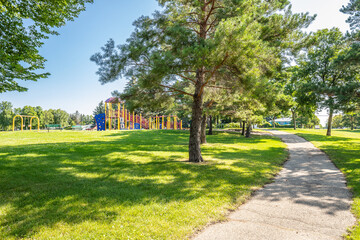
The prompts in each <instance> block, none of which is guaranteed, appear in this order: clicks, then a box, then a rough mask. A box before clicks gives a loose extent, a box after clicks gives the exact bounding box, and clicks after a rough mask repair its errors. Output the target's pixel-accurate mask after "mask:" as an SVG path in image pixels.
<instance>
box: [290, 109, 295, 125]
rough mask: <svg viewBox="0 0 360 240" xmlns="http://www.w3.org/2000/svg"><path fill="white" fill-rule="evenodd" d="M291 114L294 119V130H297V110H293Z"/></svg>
mask: <svg viewBox="0 0 360 240" xmlns="http://www.w3.org/2000/svg"><path fill="white" fill-rule="evenodd" d="M291 113H292V117H293V123H294V130H296V112H295V110H292V111H291Z"/></svg>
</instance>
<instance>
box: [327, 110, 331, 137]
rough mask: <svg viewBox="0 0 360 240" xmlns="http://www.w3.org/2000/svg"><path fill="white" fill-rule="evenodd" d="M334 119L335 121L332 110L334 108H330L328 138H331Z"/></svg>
mask: <svg viewBox="0 0 360 240" xmlns="http://www.w3.org/2000/svg"><path fill="white" fill-rule="evenodd" d="M332 119H333V110H332V108H330V113H329V119H328V127H327V133H326V136H331V127H332Z"/></svg>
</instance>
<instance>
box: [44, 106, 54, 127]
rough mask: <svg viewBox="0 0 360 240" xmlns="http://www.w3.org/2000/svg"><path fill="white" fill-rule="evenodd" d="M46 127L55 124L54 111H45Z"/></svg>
mask: <svg viewBox="0 0 360 240" xmlns="http://www.w3.org/2000/svg"><path fill="white" fill-rule="evenodd" d="M43 123H44V125H49V124H54V113H53V110H52V109H50V110H45V111H44V115H43Z"/></svg>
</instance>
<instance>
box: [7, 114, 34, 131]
mask: <svg viewBox="0 0 360 240" xmlns="http://www.w3.org/2000/svg"><path fill="white" fill-rule="evenodd" d="M17 117H19V118H20V119H21V131H23V130H24V127H26V125H24V123H26V119H27V120H28V121H27V122H28V124H29V125H28V126H29V127H30V131H31V130H32V120H33V119H37V130H38V131H40V120H39V118H38V117H36V116H28V115H16V116H15V117H14V118H13V126H12V127H13V128H12V130H13V131H15V120H16V118H17Z"/></svg>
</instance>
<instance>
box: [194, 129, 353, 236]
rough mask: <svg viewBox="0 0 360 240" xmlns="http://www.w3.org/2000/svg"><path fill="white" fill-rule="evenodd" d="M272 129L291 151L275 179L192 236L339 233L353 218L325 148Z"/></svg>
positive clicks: (342, 182)
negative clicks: (219, 219) (221, 220)
mask: <svg viewBox="0 0 360 240" xmlns="http://www.w3.org/2000/svg"><path fill="white" fill-rule="evenodd" d="M271 132H272V133H273V134H274V135H275V136H278V137H280V138H281V139H282V141H284V142H285V143H286V144H287V146H288V149H289V152H290V157H289V160H288V161H287V162H286V163H285V165H284V168H283V169H282V171H281V172H280V173H279V174H278V175H277V177H276V178H275V180H274V182H273V183H271V184H268V185H266V186H265V187H264V188H263V189H261V190H259V191H257V192H256V193H255V195H254V196H253V197H252V198H251V199H250V200H249V201H248V202H247V203H245V204H243V205H241V206H240V207H239V209H238V210H236V211H234V212H232V213H231V214H230V215H229V216H228V218H227V221H224V222H220V223H215V224H213V225H210V226H208V227H206V228H205V229H204V230H203V231H201V232H200V233H198V234H197V235H196V236H194V238H193V239H196V240H202V239H204V240H205V239H206V240H211V239H226V240H231V239H242V240H253V239H254V240H262V239H264V240H265V239H266V240H281V239H285V240H300V239H304V240H312V239H314V240H315V239H316V240H322V239H324V240H330V239H342V236H343V235H344V234H346V230H347V229H348V228H349V227H351V226H353V225H354V224H355V218H354V216H353V215H352V214H351V212H350V205H351V203H352V201H351V193H350V192H349V190H348V189H347V187H346V181H345V178H344V176H343V174H342V173H341V172H340V171H339V170H338V169H337V168H336V167H335V166H334V164H333V163H332V162H331V161H330V160H329V158H328V157H327V156H326V154H324V153H323V152H322V151H320V150H319V149H318V148H316V147H314V145H313V144H312V143H310V142H308V141H306V140H304V139H303V138H301V137H298V136H296V135H294V134H290V133H285V132H280V131H271Z"/></svg>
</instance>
